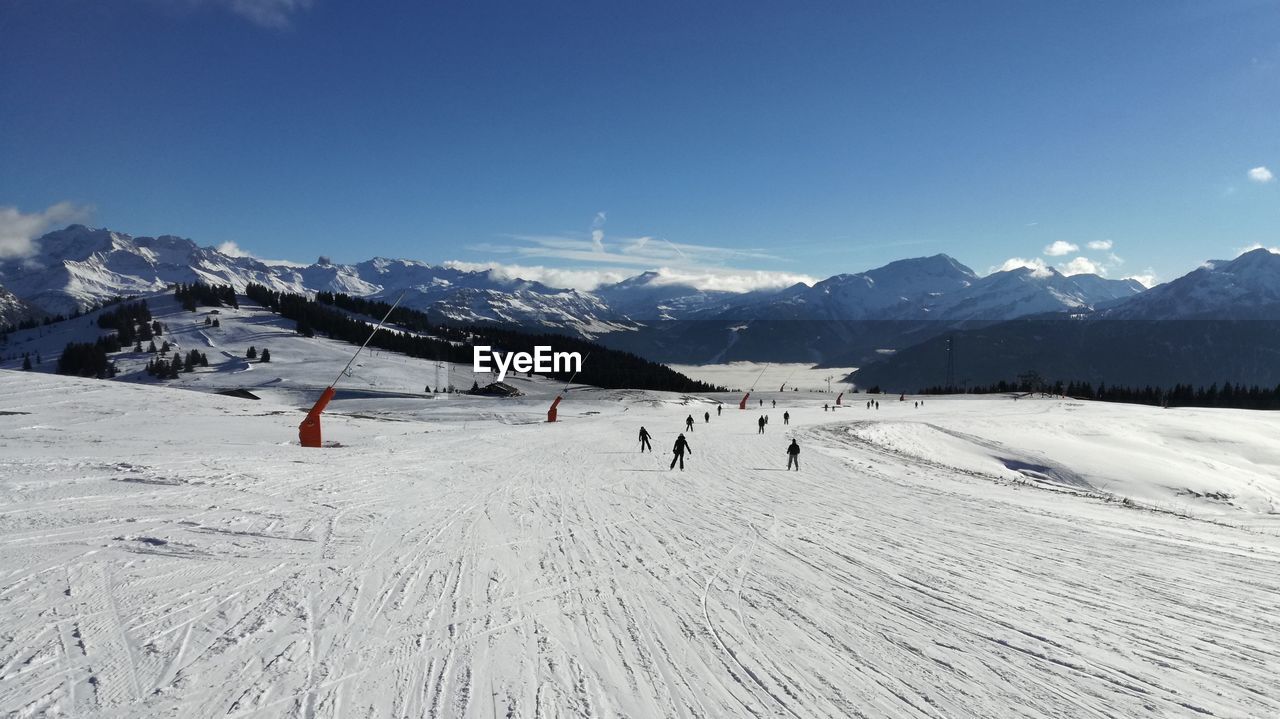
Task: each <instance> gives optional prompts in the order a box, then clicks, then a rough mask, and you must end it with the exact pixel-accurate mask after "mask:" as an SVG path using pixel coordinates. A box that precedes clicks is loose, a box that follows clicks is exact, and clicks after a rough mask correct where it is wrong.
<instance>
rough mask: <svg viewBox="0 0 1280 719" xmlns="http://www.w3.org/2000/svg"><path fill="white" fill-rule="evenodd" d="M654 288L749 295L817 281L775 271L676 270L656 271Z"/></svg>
mask: <svg viewBox="0 0 1280 719" xmlns="http://www.w3.org/2000/svg"><path fill="white" fill-rule="evenodd" d="M657 272H658V279H657V280H655V283H656V284H660V285H664V284H669V285H675V284H680V285H692V286H693V287H696V288H698V289H700V290H718V291H723V292H750V291H752V290H764V289H781V288H783V287H790V286H792V285H794V284H796V283H797V282H803V283H804V284H806V285H813V284H814V283H815V282H817V280H816V279H815V278H813V277H810V276H809V275H803V274H799V273H794V272H778V271H775V270H746V269H737V268H731V267H717V268H702V269H701V270H699V269H693V268H678V267H674V268H673V267H659V268H658V269H657Z"/></svg>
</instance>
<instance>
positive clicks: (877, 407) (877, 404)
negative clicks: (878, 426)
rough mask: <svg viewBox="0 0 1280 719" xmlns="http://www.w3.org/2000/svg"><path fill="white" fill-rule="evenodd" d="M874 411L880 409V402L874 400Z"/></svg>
mask: <svg viewBox="0 0 1280 719" xmlns="http://www.w3.org/2000/svg"><path fill="white" fill-rule="evenodd" d="M876 409H880V400H876Z"/></svg>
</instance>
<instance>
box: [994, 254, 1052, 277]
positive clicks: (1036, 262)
mask: <svg viewBox="0 0 1280 719" xmlns="http://www.w3.org/2000/svg"><path fill="white" fill-rule="evenodd" d="M1022 267H1026V268H1027V269H1030V270H1031V275H1032V276H1033V277H1048V276H1049V275H1051V274H1053V272H1052V271H1050V269H1049V266H1048V265H1046V264H1045V262H1044V260H1042V259H1040V258H1039V257H1036V258H1034V259H1030V260H1028V259H1023V258H1021V257H1010V258H1009V259H1007V260H1005V261H1004V264H1003V265H1000V266H999V267H992V268H991V269H990V270H989V272H990V273H995V272H1008V271H1009V270H1016V269H1019V268H1022Z"/></svg>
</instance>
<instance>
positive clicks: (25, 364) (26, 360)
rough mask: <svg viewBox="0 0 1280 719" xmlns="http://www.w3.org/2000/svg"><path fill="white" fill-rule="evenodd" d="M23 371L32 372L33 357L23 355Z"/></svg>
mask: <svg viewBox="0 0 1280 719" xmlns="http://www.w3.org/2000/svg"><path fill="white" fill-rule="evenodd" d="M22 369H23V370H25V371H27V372H30V371H31V355H22Z"/></svg>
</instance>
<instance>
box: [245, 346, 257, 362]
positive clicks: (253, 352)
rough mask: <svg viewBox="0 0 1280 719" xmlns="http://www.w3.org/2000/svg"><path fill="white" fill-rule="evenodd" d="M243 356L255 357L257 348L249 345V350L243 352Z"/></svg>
mask: <svg viewBox="0 0 1280 719" xmlns="http://www.w3.org/2000/svg"><path fill="white" fill-rule="evenodd" d="M245 357H248V358H249V359H257V358H258V350H257V348H255V347H250V348H249V351H248V352H246V353H245Z"/></svg>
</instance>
